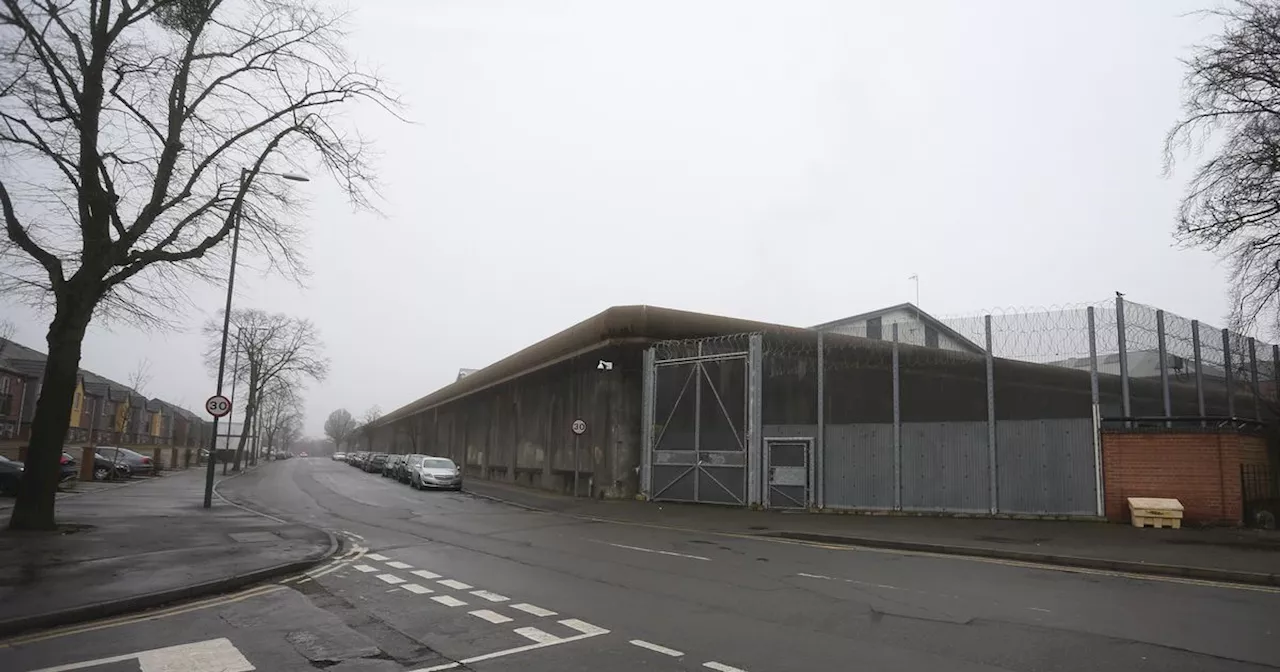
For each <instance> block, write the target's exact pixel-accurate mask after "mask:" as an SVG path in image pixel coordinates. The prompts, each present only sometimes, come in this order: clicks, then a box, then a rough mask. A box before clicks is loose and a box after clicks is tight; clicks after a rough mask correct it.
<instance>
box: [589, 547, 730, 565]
mask: <svg viewBox="0 0 1280 672" xmlns="http://www.w3.org/2000/svg"><path fill="white" fill-rule="evenodd" d="M609 545H610V546H616V547H617V548H625V549H627V550H628V551H640V552H641V553H657V554H658V555H670V556H673V557H677V558H689V559H690V560H706V561H708V562H710V561H711V558H704V557H702V556H701V555H689V554H688V553H676V552H675V551H659V550H658V549H656V548H643V547H640V546H627V545H626V544H609Z"/></svg>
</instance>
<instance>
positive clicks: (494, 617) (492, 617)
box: [468, 609, 511, 623]
mask: <svg viewBox="0 0 1280 672" xmlns="http://www.w3.org/2000/svg"><path fill="white" fill-rule="evenodd" d="M468 613H470V614H471V615H472V616H475V617H476V618H483V619H484V620H486V621H489V622H490V623H510V622H511V619H510V618H509V617H507V616H503V615H502V614H499V613H498V612H496V611H490V610H488V609H477V610H475V611H472V612H468Z"/></svg>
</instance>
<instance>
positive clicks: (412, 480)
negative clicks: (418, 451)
mask: <svg viewBox="0 0 1280 672" xmlns="http://www.w3.org/2000/svg"><path fill="white" fill-rule="evenodd" d="M409 486H410V487H412V488H413V489H415V490H421V489H424V488H426V489H432V488H439V489H449V490H461V489H462V470H461V469H459V468H458V465H456V464H454V463H453V460H451V459H449V458H447V457H424V458H422V462H419V463H418V465H417V466H416V467H414V469H413V470H412V471H411V472H409Z"/></svg>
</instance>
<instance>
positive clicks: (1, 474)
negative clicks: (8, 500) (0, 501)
mask: <svg viewBox="0 0 1280 672" xmlns="http://www.w3.org/2000/svg"><path fill="white" fill-rule="evenodd" d="M20 480H22V463H21V462H18V461H17V460H11V459H9V458H7V457H5V456H4V455H0V495H14V494H17V492H18V481H20Z"/></svg>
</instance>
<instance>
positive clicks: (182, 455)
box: [0, 339, 213, 467]
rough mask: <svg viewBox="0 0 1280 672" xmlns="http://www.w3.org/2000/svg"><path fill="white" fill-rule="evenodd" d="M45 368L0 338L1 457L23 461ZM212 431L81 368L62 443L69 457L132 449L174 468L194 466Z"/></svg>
mask: <svg viewBox="0 0 1280 672" xmlns="http://www.w3.org/2000/svg"><path fill="white" fill-rule="evenodd" d="M44 366H45V355H44V353H42V352H39V351H37V350H34V349H32V348H28V347H26V346H24V345H21V344H19V343H15V342H13V341H7V340H4V339H0V455H5V456H6V457H10V458H14V459H19V458H21V457H23V454H24V452H25V448H26V442H27V441H28V440H29V439H30V436H31V421H32V419H33V418H34V416H35V407H36V400H37V399H39V395H40V381H41V377H42V375H43V374H44ZM212 432H213V429H212V425H211V424H210V423H208V422H206V421H205V420H204V419H203V418H201V417H200V416H199V415H198V414H196V413H193V412H191V411H187V410H186V409H183V408H181V407H179V406H178V405H176V404H173V403H170V402H167V401H163V400H161V399H148V398H146V396H144V395H142V394H141V393H139V392H138V391H137V390H134V389H132V388H130V387H129V386H127V385H123V384H121V383H118V382H115V381H113V380H111V379H110V378H106V377H104V376H100V375H98V374H96V373H93V372H92V371H86V370H81V371H80V375H79V380H78V381H77V384H76V393H75V398H74V400H73V402H72V406H71V423H70V427H69V428H68V430H67V437H66V442H65V443H66V449H67V450H68V451H70V452H72V454H77V453H78V452H79V449H80V448H84V447H92V446H120V447H126V448H132V449H134V450H138V451H139V452H143V453H145V454H147V455H151V456H153V457H154V459H155V460H156V461H157V462H158V463H160V464H161V465H163V466H165V467H173V466H180V465H185V464H189V463H192V462H194V461H195V459H196V456H195V451H196V450H197V449H199V448H201V447H203V446H205V445H207V444H208V442H209V440H210V438H211V437H212Z"/></svg>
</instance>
